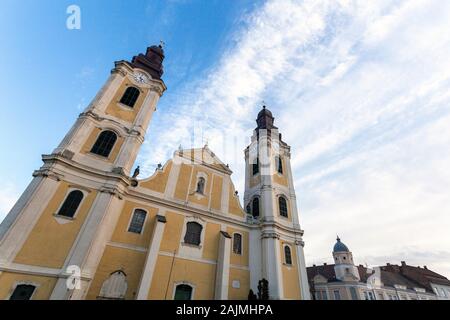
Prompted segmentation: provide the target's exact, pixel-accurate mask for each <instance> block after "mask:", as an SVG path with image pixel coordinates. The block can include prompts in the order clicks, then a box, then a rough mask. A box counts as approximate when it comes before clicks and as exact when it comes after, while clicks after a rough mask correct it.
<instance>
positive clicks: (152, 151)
mask: <svg viewBox="0 0 450 320" xmlns="http://www.w3.org/2000/svg"><path fill="white" fill-rule="evenodd" d="M105 3H107V5H106V4H105ZM70 4H76V5H78V6H80V8H81V14H82V29H81V30H68V29H66V27H65V22H66V18H67V15H66V13H65V12H66V8H67V6H68V5H70ZM0 35H1V39H2V41H1V42H0V49H1V55H0V68H1V70H2V74H3V77H1V78H0V94H1V96H2V98H3V100H2V104H1V108H2V109H1V110H2V115H3V123H2V126H0V133H1V136H2V137H5V139H1V140H0V148H1V150H5V152H4V154H3V157H2V158H1V159H0V163H1V165H0V177H2V180H1V182H0V219H1V217H3V216H4V215H5V214H6V212H7V211H8V210H9V208H10V207H11V205H12V204H13V203H14V201H15V200H16V199H17V197H18V195H19V194H20V193H21V192H22V191H23V190H24V189H25V187H26V185H27V183H28V182H29V181H30V179H31V173H32V171H33V170H34V169H37V168H39V166H40V165H41V161H40V155H41V154H43V153H48V152H51V150H52V149H53V148H54V147H55V146H56V145H57V144H58V142H59V141H60V140H61V139H62V138H63V136H64V134H65V133H66V132H67V130H68V129H69V128H70V126H71V125H72V123H73V122H74V121H75V119H76V117H77V115H78V114H79V113H80V112H81V110H82V109H83V108H84V107H86V106H87V104H88V103H89V102H90V100H91V99H92V98H93V97H94V95H95V94H96V92H97V91H98V90H99V89H100V87H101V86H102V84H103V83H104V81H105V80H106V79H107V77H108V74H109V71H110V70H111V68H112V66H113V62H114V61H116V60H121V59H130V58H131V57H132V56H133V55H135V54H137V53H139V52H143V51H144V50H145V47H146V46H147V45H149V44H154V43H159V40H160V39H163V40H164V41H165V42H166V60H165V64H164V65H165V71H166V72H165V75H164V81H165V82H166V84H167V86H168V91H167V92H166V93H165V95H164V97H163V98H162V99H161V101H160V103H159V105H158V111H157V113H155V116H154V118H153V120H152V123H151V125H150V129H149V131H148V132H147V140H146V142H145V144H144V146H143V148H142V150H141V153H140V155H139V157H138V163H139V164H141V166H142V167H143V174H142V175H143V176H144V175H149V174H150V173H151V172H152V171H153V170H154V166H155V165H156V164H157V163H159V162H162V163H163V162H165V161H166V160H167V159H168V158H169V157H170V156H171V154H172V152H173V150H174V149H176V148H177V147H178V146H179V145H180V144H182V145H183V147H191V146H193V147H199V146H201V145H202V144H204V143H205V142H206V141H208V144H209V146H210V148H211V149H212V150H214V151H215V152H216V154H217V155H218V156H219V157H220V158H221V159H223V160H224V162H226V163H229V164H230V166H231V168H232V170H233V171H234V174H233V181H234V182H235V184H236V187H237V189H238V190H239V191H240V193H241V194H242V193H243V191H244V190H243V185H244V180H243V178H244V172H243V170H244V165H243V152H242V151H243V149H244V147H245V145H246V144H247V143H248V137H249V136H250V135H251V131H252V129H253V128H254V126H255V123H254V118H255V116H256V114H257V112H258V110H259V108H260V105H261V101H262V100H264V101H266V103H267V105H268V106H269V107H270V109H271V110H272V112H273V113H274V115H275V117H276V120H275V121H276V125H277V126H278V127H279V128H280V132H282V133H283V137H284V140H285V141H286V142H287V143H289V144H290V145H291V146H292V167H293V171H294V180H295V184H296V191H297V196H298V204H299V208H300V222H301V224H302V227H303V228H304V229H305V241H306V249H305V250H306V258H307V263H308V264H312V263H322V262H331V252H330V251H331V248H332V246H333V244H334V239H335V236H336V234H339V235H340V237H341V239H342V241H343V242H345V243H346V244H347V245H348V246H349V247H350V249H351V250H352V251H353V253H354V256H355V260H356V262H357V263H362V264H365V263H368V264H372V265H376V264H384V263H386V262H391V263H399V262H400V261H401V260H406V262H408V263H411V264H418V265H427V266H428V267H431V268H434V269H436V270H437V271H440V272H443V273H445V274H446V275H447V276H450V235H449V234H450V233H449V232H448V228H449V226H450V212H449V211H450V166H449V165H448V164H449V163H450V148H449V147H450V129H449V128H450V91H449V88H450V60H449V59H448V57H449V56H450V3H447V2H444V1H439V0H426V1H425V0H409V1H400V0H399V1H387V0H380V1H371V2H368V1H357V0H354V1H352V0H336V1H321V0H314V1H312V0H304V1H290V0H278V1H274V0H266V1H256V2H255V1H247V0H245V1H244V0H241V1H224V0H222V1H190V0H171V1H133V2H132V5H131V4H130V1H128V2H126V1H108V2H105V1H57V2H56V1H39V3H38V2H37V1H32V0H27V1H23V0H22V1H12V0H6V1H4V2H3V3H2V10H1V11H0ZM193 133H194V134H193ZM223 137H226V139H223ZM224 140H225V141H224Z"/></svg>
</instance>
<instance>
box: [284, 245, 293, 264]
mask: <svg viewBox="0 0 450 320" xmlns="http://www.w3.org/2000/svg"><path fill="white" fill-rule="evenodd" d="M284 262H285V263H286V264H288V265H291V264H292V256H291V248H290V247H289V246H284Z"/></svg>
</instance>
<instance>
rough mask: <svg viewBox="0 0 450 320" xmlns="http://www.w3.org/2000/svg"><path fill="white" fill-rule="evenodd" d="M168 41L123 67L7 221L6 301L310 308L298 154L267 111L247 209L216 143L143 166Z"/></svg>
mask: <svg viewBox="0 0 450 320" xmlns="http://www.w3.org/2000/svg"><path fill="white" fill-rule="evenodd" d="M163 60H164V52H163V49H162V47H161V46H152V47H149V48H148V49H147V51H146V53H145V54H139V55H138V56H135V57H134V58H133V59H132V60H131V61H118V62H116V63H115V67H114V69H113V70H112V72H111V75H110V77H109V79H108V80H107V82H106V83H105V85H104V86H103V88H102V89H101V90H100V91H99V93H98V94H97V96H96V97H95V98H94V100H93V101H92V102H91V104H90V105H89V106H88V107H87V108H86V109H85V110H84V111H83V112H82V113H81V114H80V116H79V117H78V119H77V120H76V122H75V124H74V125H73V127H72V128H71V129H70V131H69V132H68V133H67V135H66V136H65V137H64V139H63V140H62V141H61V143H60V144H59V146H57V148H56V149H54V150H53V152H52V153H51V154H48V155H43V157H42V160H43V163H44V164H43V165H42V167H41V168H40V169H38V170H36V171H35V172H34V173H33V179H32V181H31V183H30V184H29V186H28V187H27V188H26V190H25V191H24V192H23V194H22V196H21V197H20V198H19V200H18V201H17V203H16V204H15V205H14V207H13V208H12V209H11V211H10V212H9V214H8V215H7V217H6V218H5V220H4V221H3V222H2V224H1V225H0V299H22V300H24V299H55V300H67V299H74V300H79V299H138V300H146V299H158V300H163V299H220V300H222V299H247V298H248V296H249V292H250V290H252V291H253V292H255V293H256V292H257V291H258V284H259V283H260V281H261V280H262V279H266V280H267V281H268V291H269V297H270V299H309V298H310V291H309V287H308V278H307V273H306V267H305V260H304V253H303V246H304V242H303V240H302V236H303V231H302V230H301V228H300V225H299V221H298V211H297V204H296V195H295V190H294V185H293V177H292V172H291V168H290V147H289V146H288V145H287V144H286V143H284V142H283V141H282V139H281V135H280V134H279V132H278V129H277V128H276V127H275V126H274V117H273V116H272V114H271V112H270V111H269V110H267V109H266V108H265V107H264V108H263V110H261V112H260V113H259V114H258V117H257V128H256V129H255V130H254V132H253V136H252V140H251V141H252V142H251V144H250V145H249V146H248V147H247V148H246V150H245V162H246V163H245V166H246V167H245V172H246V173H245V175H246V176H245V181H246V182H245V194H244V206H242V205H241V203H240V200H239V198H238V195H237V193H236V192H235V189H234V185H233V182H232V181H231V173H232V172H231V170H230V168H229V167H228V166H227V165H225V164H224V163H223V162H222V161H221V160H220V159H218V157H217V156H216V155H215V154H214V153H213V152H212V151H211V150H210V149H209V148H208V147H207V146H205V147H203V148H198V149H188V150H181V149H180V150H177V151H176V152H174V154H173V157H172V159H170V160H168V161H167V162H166V163H165V164H164V165H163V166H160V167H158V168H157V169H156V171H155V173H154V174H153V175H152V176H151V177H149V178H146V179H138V171H134V174H133V168H134V167H133V166H134V162H135V160H136V157H137V154H138V152H139V150H140V147H141V145H142V143H143V141H144V135H145V132H146V130H147V128H148V127H149V125H150V122H151V118H152V115H153V113H154V112H155V111H156V106H157V103H158V100H159V99H160V97H161V96H162V95H163V93H164V91H165V90H166V86H165V84H164V81H163V80H162V79H161V77H162V74H163V66H162V63H163Z"/></svg>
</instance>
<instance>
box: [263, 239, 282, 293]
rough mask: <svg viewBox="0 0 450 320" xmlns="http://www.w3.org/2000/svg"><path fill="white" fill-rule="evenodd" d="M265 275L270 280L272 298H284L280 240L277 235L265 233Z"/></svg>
mask: <svg viewBox="0 0 450 320" xmlns="http://www.w3.org/2000/svg"><path fill="white" fill-rule="evenodd" d="M262 242H263V277H264V278H266V279H267V280H268V281H269V297H270V299H275V300H278V299H283V278H282V274H281V257H280V248H279V242H278V239H277V237H276V236H275V235H263V241H262Z"/></svg>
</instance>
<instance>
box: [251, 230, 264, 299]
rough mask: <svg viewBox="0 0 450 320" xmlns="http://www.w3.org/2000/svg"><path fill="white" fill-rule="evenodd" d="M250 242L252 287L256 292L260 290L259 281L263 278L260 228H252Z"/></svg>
mask: <svg viewBox="0 0 450 320" xmlns="http://www.w3.org/2000/svg"><path fill="white" fill-rule="evenodd" d="M249 243H250V250H249V267H250V289H252V290H253V292H254V293H256V292H258V281H259V280H261V279H262V276H261V274H262V264H261V261H262V246H261V230H260V229H252V230H250V235H249Z"/></svg>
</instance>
